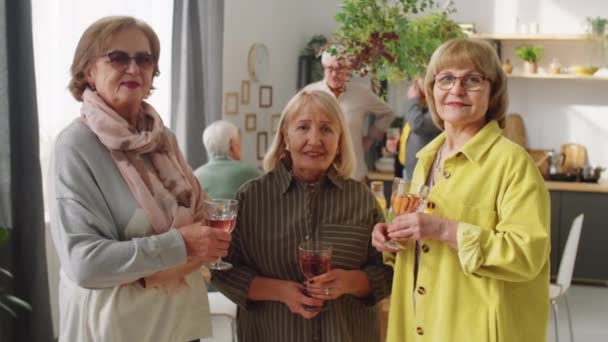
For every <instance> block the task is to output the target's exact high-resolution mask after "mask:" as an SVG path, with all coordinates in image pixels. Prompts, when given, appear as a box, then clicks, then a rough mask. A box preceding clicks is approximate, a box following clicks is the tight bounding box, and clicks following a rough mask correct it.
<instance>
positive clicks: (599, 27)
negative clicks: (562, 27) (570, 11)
mask: <svg viewBox="0 0 608 342" xmlns="http://www.w3.org/2000/svg"><path fill="white" fill-rule="evenodd" d="M587 23H588V24H589V25H590V26H591V33H593V34H597V35H603V34H604V32H605V31H606V24H608V19H606V18H602V17H595V18H592V17H587Z"/></svg>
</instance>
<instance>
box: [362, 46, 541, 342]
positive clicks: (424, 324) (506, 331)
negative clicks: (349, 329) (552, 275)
mask: <svg viewBox="0 0 608 342" xmlns="http://www.w3.org/2000/svg"><path fill="white" fill-rule="evenodd" d="M425 89H426V94H427V96H428V102H429V106H430V110H431V112H432V114H433V119H434V121H435V123H436V124H437V126H439V127H440V128H442V129H443V130H444V132H443V133H442V134H441V135H440V136H438V137H437V138H436V139H435V140H433V141H432V142H431V143H429V145H427V146H426V147H425V148H423V149H422V150H421V151H419V153H418V154H417V156H418V158H419V159H418V164H417V166H416V168H415V170H414V175H413V181H414V182H418V183H426V184H427V185H429V186H430V187H431V191H430V194H429V196H428V201H427V205H426V210H425V213H412V214H404V215H401V216H399V217H397V218H395V219H394V220H393V222H392V223H391V224H378V225H376V227H375V229H374V232H373V234H372V239H373V244H374V246H376V248H377V249H378V250H380V251H383V252H396V251H392V250H390V249H389V248H387V247H386V246H385V245H384V244H383V242H385V241H386V240H387V239H393V240H397V241H401V242H402V243H405V245H406V246H407V248H406V249H405V250H404V251H400V252H398V253H397V254H396V259H395V263H394V268H395V273H394V281H393V289H392V295H391V305H390V313H389V324H388V341H394V342H403V341H406V342H414V341H432V342H445V341H450V342H488V341H489V342H494V341H500V342H502V341H505V342H511V341H513V342H515V341H517V342H527V341H530V342H541V341H546V331H547V322H548V313H549V249H550V233H549V217H550V212H549V211H550V209H549V193H548V191H547V189H546V187H545V184H544V182H543V178H542V177H541V175H540V173H539V171H538V170H537V168H536V166H535V164H534V162H533V161H532V159H531V158H530V157H529V156H528V154H527V153H526V151H525V150H524V149H523V148H522V147H520V146H519V145H516V144H515V143H512V142H511V141H509V140H507V139H506V138H505V137H504V136H503V135H502V133H501V129H500V127H502V126H503V125H504V117H505V112H506V109H507V103H508V98H507V79H506V76H505V75H504V73H503V71H502V69H501V67H500V62H499V60H498V58H497V56H496V52H495V51H494V50H493V48H492V47H491V46H490V45H489V44H487V43H486V42H484V41H480V40H474V39H466V38H465V39H456V40H450V41H448V42H446V43H444V44H443V45H442V46H441V47H439V48H438V49H437V50H436V51H435V53H434V54H433V57H432V58H431V61H430V65H429V69H428V72H427V76H426V79H425Z"/></svg>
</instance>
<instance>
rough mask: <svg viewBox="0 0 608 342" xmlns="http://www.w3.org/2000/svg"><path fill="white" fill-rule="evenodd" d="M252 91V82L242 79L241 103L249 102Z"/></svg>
mask: <svg viewBox="0 0 608 342" xmlns="http://www.w3.org/2000/svg"><path fill="white" fill-rule="evenodd" d="M250 93H251V83H249V80H242V81H241V104H243V105H247V104H249V95H250Z"/></svg>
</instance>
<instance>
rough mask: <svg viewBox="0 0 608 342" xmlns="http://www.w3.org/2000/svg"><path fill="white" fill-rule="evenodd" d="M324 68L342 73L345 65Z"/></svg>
mask: <svg viewBox="0 0 608 342" xmlns="http://www.w3.org/2000/svg"><path fill="white" fill-rule="evenodd" d="M324 69H325V70H326V71H328V72H330V73H332V72H335V73H336V74H343V73H345V72H346V67H342V66H341V67H324Z"/></svg>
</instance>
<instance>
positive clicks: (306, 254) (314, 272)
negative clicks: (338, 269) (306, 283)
mask: <svg viewBox="0 0 608 342" xmlns="http://www.w3.org/2000/svg"><path fill="white" fill-rule="evenodd" d="M331 256H332V247H331V244H329V243H326V242H321V241H315V240H306V241H304V242H302V243H300V245H299V246H298V260H299V262H300V269H301V270H302V273H304V276H305V277H306V279H308V280H310V279H312V278H314V277H316V276H318V275H321V274H323V273H326V272H329V271H330V270H331ZM304 293H305V294H306V295H308V292H307V291H306V290H304ZM323 307H324V306H323ZM323 307H322V308H321V310H322V309H323ZM304 310H306V311H319V308H317V307H314V306H309V305H304Z"/></svg>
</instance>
